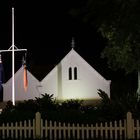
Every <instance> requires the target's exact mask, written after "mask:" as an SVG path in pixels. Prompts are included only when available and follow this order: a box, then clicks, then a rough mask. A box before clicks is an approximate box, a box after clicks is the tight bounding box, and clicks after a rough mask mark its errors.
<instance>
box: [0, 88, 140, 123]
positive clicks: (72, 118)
mask: <svg viewBox="0 0 140 140" xmlns="http://www.w3.org/2000/svg"><path fill="white" fill-rule="evenodd" d="M98 94H99V96H100V97H101V99H102V100H101V102H100V104H98V105H96V106H92V105H88V106H83V101H81V100H66V101H63V102H58V101H56V100H55V99H54V98H53V95H48V94H44V95H42V97H40V98H36V100H27V101H23V102H18V103H16V105H15V106H13V105H12V102H10V101H9V102H7V106H6V108H5V109H4V110H3V112H2V114H1V115H0V123H2V122H15V121H22V120H28V119H33V118H34V116H35V113H36V112H40V113H41V116H42V118H43V119H47V120H52V121H59V122H72V123H95V122H103V121H111V120H119V119H123V118H125V116H126V112H128V111H131V112H132V113H133V114H134V115H135V114H137V113H136V112H140V103H139V101H138V100H137V99H136V98H135V97H133V96H130V97H127V100H126V101H124V100H121V99H117V100H112V99H110V98H109V97H108V96H107V94H106V93H105V92H104V91H102V90H98ZM135 116H136V115H135Z"/></svg>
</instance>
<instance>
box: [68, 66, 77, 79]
mask: <svg viewBox="0 0 140 140" xmlns="http://www.w3.org/2000/svg"><path fill="white" fill-rule="evenodd" d="M68 79H69V80H72V79H74V80H77V67H74V69H73V68H71V67H69V69H68Z"/></svg>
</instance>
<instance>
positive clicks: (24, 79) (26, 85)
mask: <svg viewBox="0 0 140 140" xmlns="http://www.w3.org/2000/svg"><path fill="white" fill-rule="evenodd" d="M23 84H24V90H25V91H27V87H28V79H27V66H26V60H25V59H24V60H23Z"/></svg>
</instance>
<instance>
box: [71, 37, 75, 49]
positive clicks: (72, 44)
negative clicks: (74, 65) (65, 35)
mask: <svg viewBox="0 0 140 140" xmlns="http://www.w3.org/2000/svg"><path fill="white" fill-rule="evenodd" d="M74 47H75V42H74V37H72V41H71V48H72V49H74Z"/></svg>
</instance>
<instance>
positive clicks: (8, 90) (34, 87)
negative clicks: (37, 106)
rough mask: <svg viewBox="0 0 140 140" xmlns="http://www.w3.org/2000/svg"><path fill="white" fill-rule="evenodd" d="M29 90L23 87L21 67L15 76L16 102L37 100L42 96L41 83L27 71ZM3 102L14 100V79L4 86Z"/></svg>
mask: <svg viewBox="0 0 140 140" xmlns="http://www.w3.org/2000/svg"><path fill="white" fill-rule="evenodd" d="M27 78H28V88H27V91H25V90H24V86H23V68H22V67H21V68H20V69H19V70H18V71H17V72H16V74H15V100H16V101H22V100H28V99H35V97H39V96H40V89H39V88H40V82H39V81H38V80H37V79H36V78H35V77H34V76H33V75H32V74H31V73H30V72H29V71H28V70H27ZM3 100H4V101H9V100H12V78H11V79H9V80H8V81H7V82H6V83H5V84H3Z"/></svg>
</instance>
